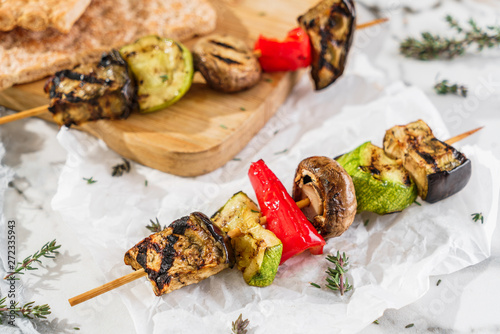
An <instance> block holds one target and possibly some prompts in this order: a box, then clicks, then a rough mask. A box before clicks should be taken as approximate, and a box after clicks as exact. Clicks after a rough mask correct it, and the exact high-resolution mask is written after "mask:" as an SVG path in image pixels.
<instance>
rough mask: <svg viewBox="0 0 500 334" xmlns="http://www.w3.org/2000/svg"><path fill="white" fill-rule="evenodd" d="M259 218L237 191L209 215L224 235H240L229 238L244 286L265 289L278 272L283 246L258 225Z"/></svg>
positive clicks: (256, 211) (247, 198) (249, 201)
mask: <svg viewBox="0 0 500 334" xmlns="http://www.w3.org/2000/svg"><path fill="white" fill-rule="evenodd" d="M261 216H262V215H261V214H260V211H259V208H258V206H257V205H256V204H255V203H254V202H253V201H252V200H251V199H250V198H249V197H248V196H247V195H246V194H245V193H243V192H238V193H236V194H234V195H233V197H231V198H230V199H229V201H227V202H226V204H225V205H224V206H223V207H222V208H220V209H219V211H217V212H216V213H215V214H214V215H213V216H212V222H213V223H214V225H216V226H218V227H219V228H220V229H221V230H222V231H223V232H225V233H227V232H229V231H232V230H234V229H236V228H238V229H240V231H241V234H240V235H238V236H236V237H233V238H232V239H231V244H232V246H233V250H234V255H235V258H236V264H237V266H238V269H239V270H241V271H242V272H243V278H244V279H245V282H247V284H249V285H252V286H260V287H264V286H268V285H270V284H271V283H272V282H273V280H274V277H275V276H276V273H277V272H278V266H279V264H280V260H281V253H282V252H283V244H282V243H281V241H280V240H279V239H278V238H277V237H276V236H275V235H274V233H273V232H271V231H269V230H266V229H265V228H263V227H262V226H261V225H260V223H259V220H260V217H261Z"/></svg>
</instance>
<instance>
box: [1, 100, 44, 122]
mask: <svg viewBox="0 0 500 334" xmlns="http://www.w3.org/2000/svg"><path fill="white" fill-rule="evenodd" d="M48 107H49V106H48V105H45V106H41V107H36V108H33V109H29V110H25V111H21V112H18V113H15V114H12V115H7V116H4V117H0V124H5V123H9V122H12V121H17V120H18V119H23V118H27V117H31V116H37V115H40V114H43V113H45V112H47V111H48V110H47V108H48Z"/></svg>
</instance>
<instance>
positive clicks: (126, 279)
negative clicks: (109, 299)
mask: <svg viewBox="0 0 500 334" xmlns="http://www.w3.org/2000/svg"><path fill="white" fill-rule="evenodd" d="M146 275H147V274H146V272H145V271H144V269H143V268H141V269H139V270H136V271H133V272H131V273H130V274H127V275H125V276H122V277H120V278H117V279H115V280H113V281H111V282H108V283H106V284H104V285H101V286H99V287H97V288H95V289H92V290H89V291H87V292H84V293H82V294H81V295H78V296H76V297H73V298H70V299H68V301H69V304H70V305H71V306H75V305H78V304H80V303H83V302H84V301H87V300H89V299H92V298H94V297H97V296H99V295H102V294H103V293H105V292H108V291H110V290H113V289H116V288H118V287H120V286H122V285H124V284H127V283H130V282H132V281H135V280H136V279H138V278H140V277H143V276H146Z"/></svg>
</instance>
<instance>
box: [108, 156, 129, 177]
mask: <svg viewBox="0 0 500 334" xmlns="http://www.w3.org/2000/svg"><path fill="white" fill-rule="evenodd" d="M122 160H123V163H121V164H117V165H114V166H113V167H112V171H111V176H122V175H123V173H128V172H130V162H129V161H128V160H127V159H123V158H122Z"/></svg>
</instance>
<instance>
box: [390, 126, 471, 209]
mask: <svg viewBox="0 0 500 334" xmlns="http://www.w3.org/2000/svg"><path fill="white" fill-rule="evenodd" d="M384 150H385V151H386V153H387V155H389V156H391V157H393V158H395V159H401V161H402V163H403V166H404V167H405V168H406V169H407V170H408V172H409V173H410V174H411V176H412V177H413V179H414V180H415V183H416V184H417V187H418V193H419V195H420V197H421V198H422V199H423V200H425V201H427V202H429V203H435V202H437V201H440V200H442V199H444V198H446V197H449V196H451V195H453V194H455V193H457V192H458V191H460V190H461V189H463V188H464V187H465V185H466V184H467V183H468V181H469V179H470V174H471V165H470V160H468V159H467V158H466V157H465V156H464V155H463V154H462V153H460V152H459V151H457V150H456V149H454V148H453V147H451V146H450V145H448V144H446V143H444V142H442V141H440V140H438V139H437V138H435V137H434V135H433V133H432V130H431V129H430V128H429V126H428V125H427V124H426V123H425V122H424V121H422V120H418V121H416V122H413V123H409V124H407V125H401V126H394V127H392V128H391V129H389V130H387V132H386V134H385V137H384Z"/></svg>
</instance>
